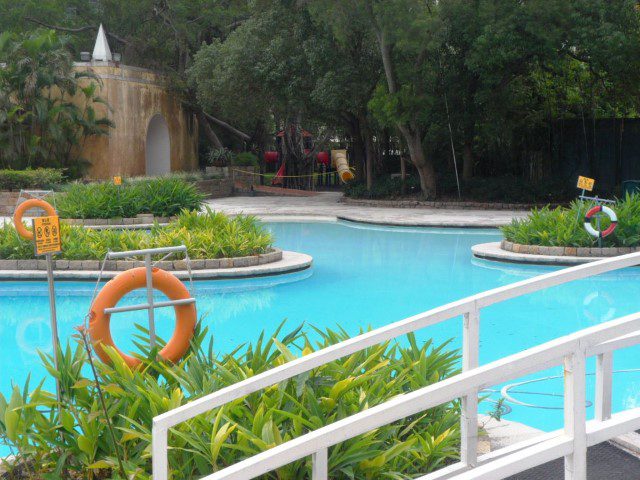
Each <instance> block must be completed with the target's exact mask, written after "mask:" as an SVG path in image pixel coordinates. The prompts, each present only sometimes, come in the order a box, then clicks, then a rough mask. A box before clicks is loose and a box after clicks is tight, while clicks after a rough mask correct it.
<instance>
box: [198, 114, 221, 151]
mask: <svg viewBox="0 0 640 480" xmlns="http://www.w3.org/2000/svg"><path fill="white" fill-rule="evenodd" d="M197 117H198V125H199V126H200V128H201V129H202V131H203V132H204V135H205V137H207V140H209V142H211V145H213V146H214V147H216V148H223V146H222V142H221V141H220V139H219V138H218V135H216V132H214V131H213V129H212V128H211V125H210V124H209V120H207V117H205V115H204V113H203V112H202V111H200V112H198V115H197Z"/></svg>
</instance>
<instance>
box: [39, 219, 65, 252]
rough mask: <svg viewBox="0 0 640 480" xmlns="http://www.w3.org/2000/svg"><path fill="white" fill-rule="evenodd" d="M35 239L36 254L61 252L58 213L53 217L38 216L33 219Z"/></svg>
mask: <svg viewBox="0 0 640 480" xmlns="http://www.w3.org/2000/svg"><path fill="white" fill-rule="evenodd" d="M33 241H34V243H35V247H36V255H45V254H47V253H60V252H61V251H62V245H61V242H60V220H59V218H58V216H57V215H53V216H51V217H37V218H34V219H33Z"/></svg>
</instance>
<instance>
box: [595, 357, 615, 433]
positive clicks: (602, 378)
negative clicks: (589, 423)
mask: <svg viewBox="0 0 640 480" xmlns="http://www.w3.org/2000/svg"><path fill="white" fill-rule="evenodd" d="M612 395H613V352H605V353H601V354H600V355H597V356H596V401H595V409H596V411H595V418H596V420H599V421H600V422H602V421H604V420H609V419H610V418H611V401H612Z"/></svg>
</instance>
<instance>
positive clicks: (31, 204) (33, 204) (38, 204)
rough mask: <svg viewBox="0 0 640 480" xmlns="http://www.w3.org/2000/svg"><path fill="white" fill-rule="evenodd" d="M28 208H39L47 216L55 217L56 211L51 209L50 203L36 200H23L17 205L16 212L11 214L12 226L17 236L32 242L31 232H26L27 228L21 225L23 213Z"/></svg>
mask: <svg viewBox="0 0 640 480" xmlns="http://www.w3.org/2000/svg"><path fill="white" fill-rule="evenodd" d="M30 208H41V209H42V210H44V211H45V212H46V213H47V215H48V216H53V215H56V209H55V208H53V206H52V205H51V204H50V203H48V202H45V201H44V200H40V199H38V198H30V199H29V200H25V201H24V202H22V203H21V204H20V205H18V206H17V207H16V211H15V212H14V213H13V225H14V226H15V227H16V231H17V232H18V235H20V236H21V237H22V238H24V239H25V240H33V232H32V231H31V230H27V227H25V226H24V223H22V217H23V216H24V212H26V211H27V210H29V209H30Z"/></svg>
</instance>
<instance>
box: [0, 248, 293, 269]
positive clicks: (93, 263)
mask: <svg viewBox="0 0 640 480" xmlns="http://www.w3.org/2000/svg"><path fill="white" fill-rule="evenodd" d="M280 260H282V250H280V249H277V248H274V249H272V250H271V251H270V252H267V253H263V254H259V255H251V256H249V257H235V258H214V259H204V260H203V259H200V260H191V270H213V269H224V268H242V267H255V266H257V265H266V264H268V263H274V262H278V261H280ZM53 264H54V266H53V268H54V270H74V271H83V270H87V271H96V270H100V268H101V266H102V262H101V261H99V260H54V262H53ZM143 266H144V262H143V261H137V260H136V261H134V260H107V261H106V263H105V266H104V270H105V271H124V270H129V269H130V268H135V267H143ZM156 266H157V267H158V268H161V269H163V270H168V271H182V270H187V263H186V261H184V260H173V261H168V260H165V261H162V262H158V263H157V264H156ZM46 269H47V263H46V261H45V260H32V259H30V260H0V271H4V270H46Z"/></svg>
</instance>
